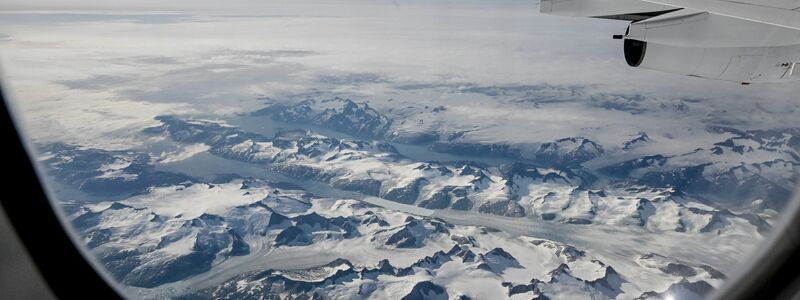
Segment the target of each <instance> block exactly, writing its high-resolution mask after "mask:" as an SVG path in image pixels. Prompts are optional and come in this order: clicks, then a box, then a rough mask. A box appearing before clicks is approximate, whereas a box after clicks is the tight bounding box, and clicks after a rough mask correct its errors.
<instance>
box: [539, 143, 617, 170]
mask: <svg viewBox="0 0 800 300" xmlns="http://www.w3.org/2000/svg"><path fill="white" fill-rule="evenodd" d="M603 153H605V150H603V146H601V145H600V144H598V143H596V142H594V141H592V140H589V139H587V138H583V137H570V138H563V139H558V140H556V141H554V142H549V143H544V144H542V145H541V146H540V147H539V150H537V151H536V154H535V156H534V158H535V159H536V160H539V161H547V162H551V163H553V164H555V165H564V166H577V165H580V164H581V163H583V162H586V161H589V160H592V159H595V158H596V157H598V156H600V155H602V154H603Z"/></svg>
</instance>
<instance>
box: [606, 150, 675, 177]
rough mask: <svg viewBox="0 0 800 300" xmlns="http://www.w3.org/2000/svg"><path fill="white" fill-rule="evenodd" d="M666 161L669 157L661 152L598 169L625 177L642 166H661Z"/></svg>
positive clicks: (611, 174) (608, 173)
mask: <svg viewBox="0 0 800 300" xmlns="http://www.w3.org/2000/svg"><path fill="white" fill-rule="evenodd" d="M666 163H667V157H665V156H663V155H661V154H656V155H650V156H644V157H641V158H637V159H632V160H629V161H625V162H621V163H619V164H616V165H610V166H607V167H603V168H600V169H599V170H598V171H600V172H602V173H604V174H607V175H610V176H615V177H619V178H625V177H628V176H629V175H630V174H631V172H633V171H634V170H637V169H642V168H651V167H660V166H663V165H664V164H666Z"/></svg>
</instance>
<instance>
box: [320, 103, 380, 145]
mask: <svg viewBox="0 0 800 300" xmlns="http://www.w3.org/2000/svg"><path fill="white" fill-rule="evenodd" d="M326 101H328V102H333V101H338V102H341V103H342V106H341V107H339V108H328V109H325V111H323V112H322V113H320V114H318V115H316V116H314V117H313V118H312V119H311V121H312V122H314V124H317V125H320V126H325V127H327V128H331V129H334V130H337V131H340V132H344V133H347V134H350V135H352V136H362V137H383V136H385V135H386V132H387V131H388V130H389V127H390V126H391V124H392V120H391V119H389V118H388V117H386V116H385V115H383V114H381V113H379V112H378V111H376V110H375V109H373V108H371V107H369V105H367V103H366V102H362V103H355V102H353V101H351V100H349V99H341V98H334V99H331V100H326ZM323 102H325V101H323Z"/></svg>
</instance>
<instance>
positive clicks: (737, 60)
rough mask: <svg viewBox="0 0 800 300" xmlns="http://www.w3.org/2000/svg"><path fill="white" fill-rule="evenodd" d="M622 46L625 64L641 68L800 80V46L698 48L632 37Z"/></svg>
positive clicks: (707, 75) (704, 75)
mask: <svg viewBox="0 0 800 300" xmlns="http://www.w3.org/2000/svg"><path fill="white" fill-rule="evenodd" d="M623 45H624V46H623V49H624V53H625V61H626V62H627V63H628V65H629V66H632V67H638V68H642V69H649V70H656V71H662V72H668V73H673V74H681V75H688V76H695V77H702V78H709V79H719V80H728V81H736V82H742V83H750V82H780V81H788V80H796V79H800V75H795V74H794V67H795V62H796V61H797V53H800V45H794V46H779V47H725V48H700V47H678V46H671V45H664V44H658V43H652V42H646V41H640V40H634V39H625V40H624V42H623ZM799 71H800V70H799Z"/></svg>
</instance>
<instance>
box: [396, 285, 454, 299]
mask: <svg viewBox="0 0 800 300" xmlns="http://www.w3.org/2000/svg"><path fill="white" fill-rule="evenodd" d="M448 298H449V297H448V295H447V291H446V290H445V289H444V288H443V287H441V286H438V285H436V284H434V283H433V282H430V281H422V282H419V283H417V284H415V285H414V287H413V288H412V289H411V292H410V293H408V295H405V296H403V298H401V299H402V300H433V299H448Z"/></svg>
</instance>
